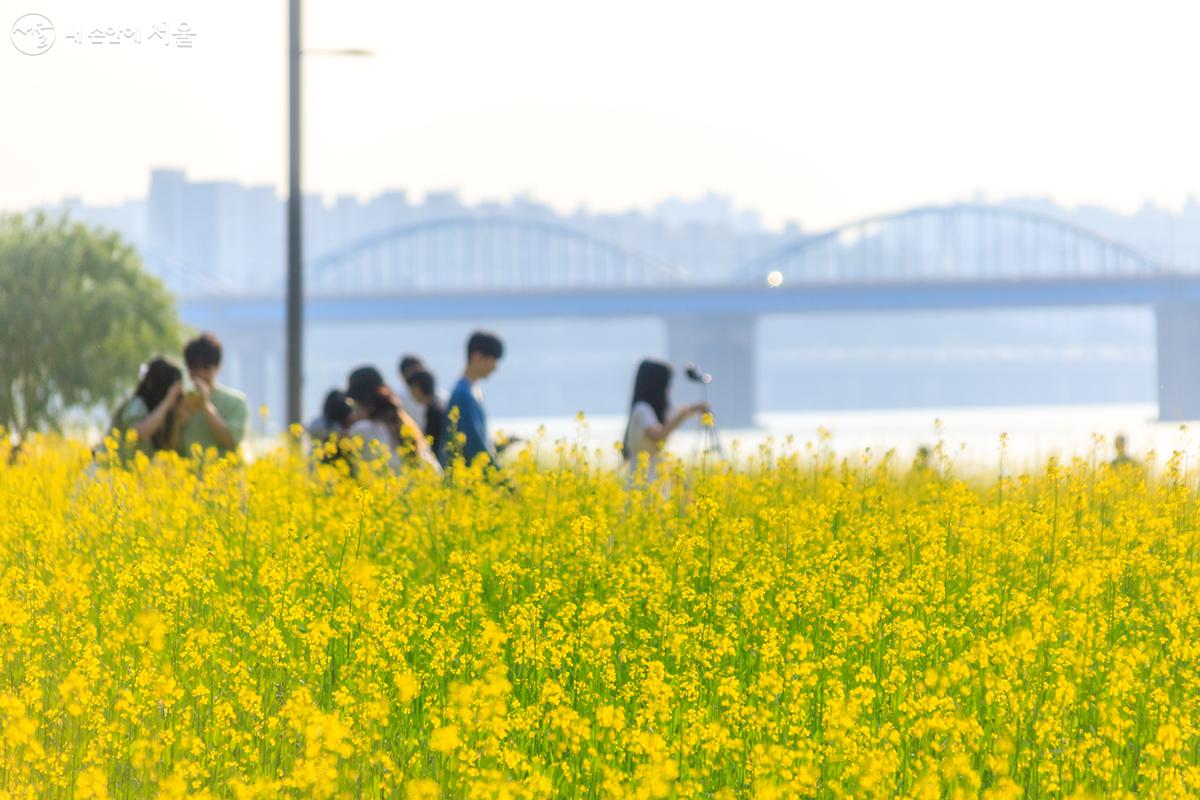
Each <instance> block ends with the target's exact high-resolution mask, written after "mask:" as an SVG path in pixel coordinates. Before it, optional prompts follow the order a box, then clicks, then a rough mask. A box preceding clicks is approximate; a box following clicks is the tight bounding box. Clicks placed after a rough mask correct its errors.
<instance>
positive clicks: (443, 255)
mask: <svg viewBox="0 0 1200 800" xmlns="http://www.w3.org/2000/svg"><path fill="white" fill-rule="evenodd" d="M287 10H288V9H287V4H286V3H285V2H270V3H253V4H246V3H235V2H232V0H207V1H206V2H204V3H198V2H177V1H175V2H164V0H155V1H154V2H132V1H124V2H123V1H122V0H106V2H102V3H97V2H67V1H65V0H57V1H56V0H15V1H14V2H10V3H7V4H6V5H5V13H6V14H7V15H8V17H11V19H10V20H8V21H9V22H10V23H12V24H13V26H14V27H13V30H12V33H11V35H10V37H9V38H10V42H9V44H8V45H5V46H4V47H2V48H0V51H2V54H0V93H2V95H3V96H4V97H5V98H6V100H7V104H8V108H9V114H8V115H7V116H8V122H9V124H7V125H6V126H5V132H4V145H5V146H4V147H2V148H0V175H3V176H4V179H3V181H0V209H3V210H5V211H9V212H28V211H33V210H37V209H43V210H50V211H54V212H65V213H67V214H68V215H69V216H70V217H71V218H73V219H77V220H80V221H84V222H87V223H89V224H94V225H98V226H103V227H105V228H108V229H111V230H115V231H117V232H119V233H120V234H121V236H122V237H123V238H124V239H125V240H127V241H128V242H130V243H131V244H132V245H133V246H134V247H135V248H136V249H137V251H138V253H139V254H140V256H141V258H142V261H143V263H144V264H145V267H146V269H147V270H149V271H150V272H152V273H153V274H155V275H157V276H159V277H160V278H161V279H162V281H163V282H164V283H165V284H166V286H167V287H168V288H169V289H170V290H171V292H172V293H173V294H174V295H175V297H176V299H177V302H178V307H179V309H180V314H181V316H182V318H183V320H184V322H186V323H188V324H190V325H192V326H193V327H195V328H210V329H212V330H213V331H215V332H216V333H217V334H218V336H220V337H221V339H222V340H223V341H224V342H225V345H226V348H227V361H226V366H225V372H224V373H223V375H222V378H223V381H224V382H226V383H228V384H230V385H232V386H236V387H239V388H242V389H243V390H244V391H246V392H247V393H248V394H249V396H250V400H251V403H252V405H253V406H257V405H259V404H266V405H268V406H269V407H270V409H271V412H270V416H269V418H268V419H267V420H266V422H265V425H264V428H263V429H264V431H266V432H270V431H274V430H279V429H280V428H281V427H282V425H283V422H284V408H285V404H284V385H285V362H284V351H283V342H284V338H283V335H284V328H283V302H282V297H283V291H284V286H285V277H284V276H285V260H286V258H285V245H286V239H285V211H286V190H287V166H288V162H287V157H288V153H287V144H288V140H287V100H288V95H287V22H288V19H287ZM29 15H38V16H40V17H41V18H44V19H45V20H47V21H49V23H50V24H52V26H53V33H52V41H51V44H50V45H49V46H48V47H47V46H46V45H45V41H44V38H43V40H42V41H41V42H40V43H38V42H35V41H34V39H33V38H31V35H30V34H29V30H31V29H30V28H29V26H28V22H25V23H20V24H19V22H20V20H22V19H27V18H28V16H29ZM303 15H304V32H303V43H304V47H305V48H306V50H309V51H310V52H309V53H308V54H307V55H305V56H304V58H303V76H304V85H303V94H302V99H303V103H302V107H303V114H302V123H301V126H302V130H303V149H302V164H303V174H304V203H303V209H304V231H303V241H304V262H305V276H306V291H307V296H308V313H307V323H306V329H305V347H304V383H303V401H304V410H305V413H306V414H311V413H315V411H317V410H318V407H319V403H320V399H321V397H323V395H324V393H325V392H326V391H327V390H328V389H329V388H330V387H332V386H335V385H338V384H340V383H341V382H342V381H343V380H344V378H345V375H346V373H347V372H348V371H349V370H350V369H351V368H353V367H355V366H357V365H359V364H362V363H373V364H376V365H377V366H378V367H379V368H380V369H381V370H382V371H383V372H384V373H385V375H387V376H388V377H389V378H391V379H392V380H394V381H398V377H397V375H396V362H397V360H398V358H399V357H400V355H401V354H403V353H410V352H411V353H418V354H420V355H422V356H424V357H425V359H426V361H427V362H428V363H429V364H430V365H431V366H432V367H433V368H434V369H435V371H436V373H437V377H438V379H439V381H440V384H441V385H442V386H443V387H449V385H451V384H452V383H453V381H454V379H455V378H456V377H457V375H458V373H459V371H460V370H461V366H462V361H463V352H462V351H463V343H464V341H465V338H466V335H467V334H468V333H469V332H470V331H471V330H472V329H474V328H476V327H488V328H491V329H494V330H496V331H497V332H498V333H500V334H501V335H502V336H503V337H504V339H505V342H506V344H507V348H508V352H507V355H506V358H505V359H504V361H503V362H502V366H501V369H500V370H499V371H498V372H497V374H496V375H495V376H494V377H493V378H492V379H491V380H490V381H489V382H488V383H487V384H486V386H485V391H486V392H487V397H488V407H489V412H490V414H491V415H492V417H493V418H495V419H497V420H499V421H500V424H501V426H502V427H503V426H504V425H507V426H508V427H511V428H516V429H528V428H530V427H532V426H534V425H536V424H541V423H543V422H547V423H549V424H550V425H551V426H552V427H553V426H554V425H566V424H568V421H569V420H571V419H572V418H573V417H574V415H575V414H576V413H577V412H579V411H584V412H586V413H587V414H588V415H589V416H591V417H594V418H595V419H597V420H599V421H600V422H599V429H600V430H603V431H607V430H609V428H611V429H612V430H613V431H615V432H618V433H619V428H620V426H621V424H622V419H623V416H622V415H623V414H624V413H625V412H626V411H627V407H628V403H629V394H630V388H631V384H632V378H633V372H634V369H635V367H636V364H637V362H638V360H639V359H640V358H642V357H643V356H646V355H652V356H658V357H663V358H669V359H671V360H673V361H675V362H676V363H683V362H685V361H696V362H698V363H700V364H701V366H702V368H703V369H705V370H707V371H709V372H711V373H712V374H713V375H714V381H713V385H712V391H713V398H714V405H715V407H716V411H717V416H718V423H719V424H721V425H722V426H723V427H724V428H727V429H730V430H742V431H748V432H755V433H753V434H749V435H751V436H755V435H763V434H766V433H778V434H784V433H800V434H801V435H805V434H806V433H807V432H809V431H810V430H812V429H815V426H816V424H817V420H820V419H834V420H837V421H838V424H837V425H836V426H835V428H837V429H839V430H841V431H843V432H845V433H844V436H846V437H848V439H849V440H852V441H854V442H855V443H856V444H858V443H861V442H866V441H868V440H870V437H871V436H872V435H874V436H875V437H876V439H878V440H881V441H890V439H889V435H891V434H894V437H895V436H898V437H899V438H900V440H902V443H907V444H913V445H914V446H915V442H916V441H918V440H920V439H922V438H928V436H929V435H931V434H930V432H929V431H930V428H929V426H928V424H927V423H924V422H923V423H921V424H919V425H917V424H914V423H912V422H911V420H912V419H914V417H913V416H912V415H913V414H916V415H917V417H916V418H918V419H921V420H928V421H931V420H932V419H933V418H934V417H937V416H940V417H942V418H945V419H951V420H961V425H962V426H964V430H966V429H967V428H971V426H973V425H974V426H976V427H977V428H978V429H979V430H986V431H989V434H988V435H990V431H991V430H992V429H993V428H998V429H1004V430H1008V429H1013V428H1017V429H1020V428H1021V426H1022V424H1024V425H1026V427H1027V428H1028V430H1029V431H1031V433H1030V437H1032V438H1035V439H1036V438H1037V437H1041V438H1040V439H1038V441H1041V442H1045V441H1049V440H1052V439H1053V437H1054V436H1055V435H1059V434H1061V433H1062V431H1064V430H1065V428H1064V422H1065V421H1069V422H1070V423H1071V424H1072V425H1076V426H1080V425H1091V426H1093V427H1094V429H1096V430H1102V431H1104V432H1111V430H1110V428H1111V427H1113V426H1121V427H1122V428H1126V429H1134V430H1135V431H1137V435H1138V436H1140V437H1141V441H1140V442H1139V441H1137V439H1136V438H1135V444H1142V445H1144V444H1147V443H1148V442H1150V441H1152V440H1153V439H1154V438H1155V437H1156V436H1163V435H1165V434H1163V431H1166V430H1171V431H1174V429H1175V424H1174V423H1176V422H1178V421H1180V420H1187V419H1192V418H1196V417H1200V372H1198V369H1197V367H1195V366H1192V362H1193V361H1194V360H1195V359H1194V358H1193V356H1192V352H1193V351H1194V347H1195V345H1196V344H1200V340H1197V338H1196V336H1197V335H1198V334H1200V314H1197V313H1194V311H1193V309H1195V308H1200V306H1197V305H1194V304H1192V303H1189V302H1185V301H1188V300H1189V299H1190V298H1191V294H1189V292H1191V291H1192V289H1191V287H1192V286H1193V284H1192V283H1190V276H1193V275H1194V274H1195V271H1196V268H1197V266H1200V203H1198V202H1197V200H1196V199H1195V193H1196V191H1197V186H1198V185H1200V159H1196V158H1195V150H1196V142H1197V141H1200V106H1197V104H1196V103H1194V102H1192V101H1191V92H1190V91H1189V90H1190V88H1191V87H1190V83H1191V82H1192V80H1191V79H1192V76H1194V75H1196V74H1197V73H1198V72H1200V51H1197V49H1196V48H1195V47H1194V44H1193V42H1192V41H1191V40H1192V38H1193V31H1194V30H1196V23H1197V21H1198V20H1200V9H1198V8H1197V7H1195V6H1193V5H1191V4H1185V3H1168V2H1148V3H1143V4H1140V5H1139V7H1138V10H1137V13H1136V14H1132V13H1130V11H1129V7H1128V6H1126V5H1123V4H1118V3H1096V2H1073V1H1064V2H1059V3H1054V4H1050V5H1047V4H1044V3H1035V2H1025V1H1024V0H1017V1H1016V2H1005V3H998V2H972V3H963V2H949V1H947V2H934V1H933V0H919V1H918V2H908V3H903V4H899V3H892V2H886V0H850V1H849V2H840V3H815V2H797V3H780V2H739V3H736V4H735V3H729V2H722V3H717V2H707V3H706V2H676V1H675V0H653V1H652V2H646V1H645V0H639V2H632V1H630V2H625V0H607V1H606V2H604V3H600V2H590V1H589V2H573V3H562V2H535V1H533V0H517V1H516V2H507V3H494V2H493V3H489V2H467V1H465V0H464V1H462V2H444V3H424V4H396V3H382V2H365V1H363V0H358V1H356V0H344V1H343V2H339V3H332V2H322V0H307V2H305V3H304V4H303ZM42 33H43V34H44V33H45V32H44V31H42ZM9 45H11V46H9ZM343 48H354V49H356V50H361V51H367V52H368V53H369V56H370V57H366V58H343V57H336V55H334V56H330V55H329V53H328V52H322V51H331V50H332V51H336V50H339V49H343ZM30 50H32V51H34V52H32V53H30V52H29V51H30ZM135 368H136V365H131V369H135ZM676 388H677V399H680V400H683V399H689V398H691V397H693V396H694V395H695V392H696V389H695V387H689V386H687V385H686V384H681V385H678V386H677V387H676ZM971 409H983V410H980V411H979V412H978V413H977V414H975V415H974V416H972V414H971V412H970V410H971ZM855 412H861V413H858V415H857V416H856V414H855ZM880 412H895V415H894V416H892V417H890V419H891V422H888V421H887V420H888V419H889V418H888V417H887V416H886V414H885V416H884V417H882V418H881V417H880V416H879V414H880ZM881 419H883V420H884V421H883V422H880V420H881ZM905 420H908V422H906V421H905ZM981 420H982V422H981ZM1022 420H1024V422H1022ZM1081 420H1087V422H1081ZM1167 423H1171V424H1169V425H1167ZM605 426H608V427H605ZM1164 426H1165V427H1164ZM1067 427H1070V425H1068V426H1067ZM910 428H911V429H912V431H913V432H910V433H903V434H900V433H896V432H899V431H908V430H910ZM974 429H975V428H972V430H974ZM1071 430H1072V431H1075V428H1071ZM871 432H874V433H871ZM889 432H891V433H889ZM1035 432H1036V433H1035ZM1073 435H1074V434H1073ZM894 437H893V438H894ZM1047 437H1049V439H1047Z"/></svg>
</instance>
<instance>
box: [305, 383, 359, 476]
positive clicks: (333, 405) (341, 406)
mask: <svg viewBox="0 0 1200 800" xmlns="http://www.w3.org/2000/svg"><path fill="white" fill-rule="evenodd" d="M353 411H354V404H353V403H351V402H350V398H348V397H346V393H345V392H343V391H342V390H341V389H331V390H330V391H329V393H328V394H326V395H325V402H324V403H323V404H322V405H321V413H320V414H319V415H318V416H317V417H315V418H314V419H313V420H312V421H311V422H309V423H308V426H307V430H308V435H309V437H310V438H311V439H312V441H313V444H314V445H316V444H321V445H328V444H329V443H333V445H334V446H335V447H336V446H337V444H338V440H339V439H340V438H341V437H342V435H343V434H344V433H345V432H346V429H347V428H348V427H349V426H350V414H351V413H352V412H353ZM336 457H337V453H336V450H335V451H334V452H332V453H330V452H326V451H324V450H322V453H321V460H322V461H328V460H330V459H332V458H336Z"/></svg>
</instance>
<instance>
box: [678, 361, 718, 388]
mask: <svg viewBox="0 0 1200 800" xmlns="http://www.w3.org/2000/svg"><path fill="white" fill-rule="evenodd" d="M683 374H684V375H687V377H688V380H690V381H692V382H694V383H703V384H709V383H712V375H709V374H708V373H707V372H701V371H700V368H699V367H697V366H696V363H695V362H694V361H689V362H688V363H687V366H685V367H684V368H683Z"/></svg>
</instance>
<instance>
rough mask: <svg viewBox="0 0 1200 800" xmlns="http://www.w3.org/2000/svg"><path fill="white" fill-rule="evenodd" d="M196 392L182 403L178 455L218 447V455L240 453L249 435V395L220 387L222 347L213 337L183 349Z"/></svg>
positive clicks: (199, 339) (202, 337) (204, 335)
mask: <svg viewBox="0 0 1200 800" xmlns="http://www.w3.org/2000/svg"><path fill="white" fill-rule="evenodd" d="M183 360H184V363H185V364H187V369H188V374H189V375H191V378H192V383H193V384H195V387H196V388H195V389H194V390H193V391H191V392H189V393H188V394H187V395H186V396H185V397H184V399H183V401H182V402H181V403H180V410H179V418H180V421H179V423H178V424H179V426H180V427H179V452H180V453H182V454H183V455H185V456H187V455H190V454H191V452H192V445H199V446H200V447H201V448H203V449H204V450H207V449H208V448H210V447H215V448H216V450H217V452H218V453H220V454H222V455H224V454H226V453H231V452H237V449H238V445H240V444H241V443H242V439H243V437H245V435H246V422H247V420H248V419H249V417H250V408H249V406H248V405H247V404H246V395H244V394H242V393H241V392H239V391H237V390H236V389H230V388H229V387H227V386H219V385H218V384H217V373H218V372H219V371H220V369H221V343H220V341H218V340H217V337H216V336H214V335H213V334H211V333H202V334H200V335H199V336H197V337H196V338H195V339H193V340H192V341H190V342H188V343H187V346H186V347H184V348H183Z"/></svg>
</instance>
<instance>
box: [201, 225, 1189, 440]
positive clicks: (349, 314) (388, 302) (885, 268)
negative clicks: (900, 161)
mask: <svg viewBox="0 0 1200 800" xmlns="http://www.w3.org/2000/svg"><path fill="white" fill-rule="evenodd" d="M307 277H308V286H309V290H310V293H309V296H308V298H307V300H306V314H307V317H306V319H307V320H309V321H311V322H324V323H335V322H341V321H357V320H369V321H392V320H405V321H412V320H423V319H475V318H492V319H495V318H537V317H630V316H657V317H660V318H662V319H664V320H665V322H666V325H667V342H668V356H669V358H670V359H671V360H672V361H675V362H684V361H696V362H698V363H701V364H703V365H704V366H705V368H706V369H709V370H710V371H712V372H713V373H714V374H717V375H719V376H720V378H721V380H720V382H719V384H718V383H717V382H714V384H713V386H712V399H713V405H714V407H715V409H716V410H717V412H718V413H719V414H720V415H721V417H722V420H723V422H724V424H727V425H730V426H743V425H750V424H752V422H753V417H754V413H755V410H756V398H755V396H754V394H755V393H754V387H755V385H756V383H757V365H756V363H755V361H756V357H755V354H756V351H757V327H758V325H757V322H758V319H759V318H760V317H761V316H763V315H766V314H795V313H829V312H848V311H888V310H903V311H925V310H930V311H932V310H949V309H998V308H1033V307H1059V306H1076V307H1086V306H1151V307H1152V308H1153V309H1154V311H1155V314H1156V320H1157V345H1158V378H1159V381H1158V382H1159V409H1160V416H1161V417H1162V418H1163V419H1167V420H1178V419H1200V359H1197V358H1195V357H1194V356H1193V352H1194V350H1195V348H1196V345H1197V344H1200V277H1198V276H1196V275H1195V274H1191V273H1181V272H1178V271H1175V270H1172V269H1170V268H1168V267H1166V266H1165V265H1162V264H1159V263H1157V262H1155V261H1154V260H1152V259H1150V258H1147V257H1146V256H1144V255H1142V254H1140V253H1138V252H1137V251H1135V250H1133V249H1132V248H1129V247H1127V246H1125V245H1122V244H1121V243H1119V242H1114V241H1111V240H1109V239H1106V238H1104V237H1102V236H1099V235H1097V234H1095V233H1092V232H1090V231H1087V230H1085V229H1083V228H1080V227H1078V226H1074V225H1071V224H1069V223H1066V222H1064V221H1062V220H1060V219H1056V218H1053V217H1048V216H1041V215H1037V214H1032V213H1028V212H1024V211H1018V210H1013V209H1008V208H1001V207H991V206H983V205H966V204H964V205H952V206H927V207H921V208H913V209H909V210H906V211H902V212H899V213H896V214H889V215H883V216H876V217H871V218H868V219H863V220H858V221H855V222H852V223H849V224H847V225H842V226H839V227H837V228H833V229H831V230H828V231H824V232H822V233H818V234H815V235H809V236H800V237H797V238H796V239H795V240H793V241H791V242H788V243H786V244H784V245H783V246H781V247H779V248H778V249H776V250H773V251H771V252H768V253H766V254H764V255H763V256H761V257H759V258H756V259H754V260H753V261H751V262H749V263H747V264H744V265H742V266H741V267H739V268H738V269H737V270H736V271H735V272H734V273H733V274H731V275H730V276H729V277H728V278H727V279H726V280H723V281H717V282H713V281H707V282H705V281H700V280H697V279H695V278H694V277H692V276H690V275H689V274H688V273H687V272H686V270H685V269H682V268H680V267H679V266H676V265H671V264H667V263H664V262H662V261H659V260H656V259H654V258H652V257H650V256H647V255H645V254H642V253H639V252H638V251H636V250H635V249H633V248H629V247H625V246H623V245H621V244H618V243H615V242H611V241H606V240H604V239H601V238H598V237H594V236H591V235H589V234H587V233H584V232H581V231H579V230H576V229H574V228H571V227H569V226H567V225H564V224H561V223H558V222H553V221H546V220H540V219H526V218H520V217H511V216H490V217H488V216H477V217H449V218H443V219H432V220H428V221H424V222H418V223H414V224H410V225H405V226H401V227H398V228H394V229H391V230H388V231H384V232H382V233H379V234H375V235H372V236H369V237H365V238H363V239H360V240H358V241H356V242H353V243H351V244H350V245H348V246H346V247H344V248H339V249H338V250H336V251H334V252H331V253H327V254H325V255H322V256H320V257H318V258H316V259H314V260H312V261H310V262H309V264H308V265H307ZM181 311H182V313H183V316H184V319H185V320H187V321H189V322H191V323H192V324H194V325H197V326H203V327H213V328H215V329H219V330H224V331H230V330H232V331H237V330H239V329H240V330H244V331H248V333H246V334H245V335H246V336H247V337H248V339H249V341H250V345H249V349H250V351H252V352H255V353H259V354H266V353H269V351H270V350H272V349H276V350H279V351H281V350H282V339H281V338H279V334H281V332H282V328H283V304H282V303H281V302H280V299H279V296H278V295H272V296H264V297H232V296H228V295H210V296H207V297H203V296H194V297H189V298H185V299H184V300H183V301H182V302H181ZM264 329H269V330H273V331H275V332H278V333H277V334H276V337H277V338H276V339H275V340H274V341H272V342H269V343H265V342H264V339H263V337H262V331H263V330H264ZM249 331H257V333H249ZM264 344H266V346H264ZM261 357H263V358H265V357H267V356H266V355H262V356H261ZM247 374H249V375H260V374H265V370H264V369H262V368H261V366H254V365H251V366H250V367H249V369H248V371H247ZM252 399H254V398H253V397H252Z"/></svg>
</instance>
